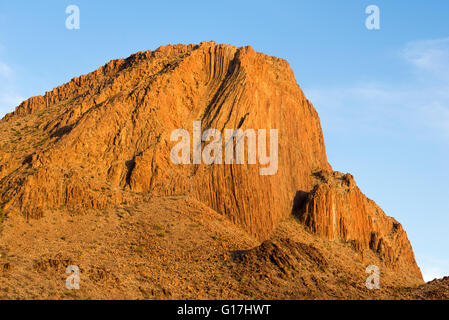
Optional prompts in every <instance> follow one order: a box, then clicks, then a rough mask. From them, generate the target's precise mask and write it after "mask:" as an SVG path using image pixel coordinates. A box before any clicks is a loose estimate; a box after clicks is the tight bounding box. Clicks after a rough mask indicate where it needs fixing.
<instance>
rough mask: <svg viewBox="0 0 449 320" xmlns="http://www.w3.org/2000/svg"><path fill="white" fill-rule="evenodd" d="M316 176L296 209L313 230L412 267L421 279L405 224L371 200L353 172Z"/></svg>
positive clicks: (394, 264) (396, 265)
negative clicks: (312, 184) (403, 225)
mask: <svg viewBox="0 0 449 320" xmlns="http://www.w3.org/2000/svg"><path fill="white" fill-rule="evenodd" d="M314 176H315V177H316V178H317V184H316V185H315V187H314V188H313V190H312V191H311V192H310V193H308V194H305V195H303V197H302V198H299V199H298V203H297V205H296V208H295V209H294V211H295V214H296V215H298V217H299V220H300V221H301V222H302V223H303V224H304V225H305V226H306V227H307V229H308V230H309V231H310V232H312V233H314V234H317V235H319V236H320V237H322V238H325V239H328V240H340V241H343V242H346V243H350V244H351V245H352V246H353V248H354V249H355V250H356V251H359V252H363V250H365V249H370V250H372V251H374V252H376V253H377V254H378V255H379V256H380V258H381V259H382V260H384V262H385V264H386V265H388V266H390V267H392V268H393V269H396V268H404V269H408V270H409V271H410V273H412V274H415V275H416V277H418V278H421V271H420V270H419V268H418V267H417V265H416V261H415V258H414V254H413V249H412V247H411V245H410V242H409V240H408V238H407V234H406V233H405V231H404V229H403V228H402V226H401V224H400V223H399V222H397V221H396V220H395V219H394V218H391V217H388V216H386V215H385V213H384V212H383V211H382V209H381V208H379V206H378V205H377V204H376V203H375V202H374V201H372V200H370V199H368V198H367V197H366V196H365V195H364V194H363V193H362V192H361V191H360V189H359V188H358V187H357V185H356V183H355V181H354V177H353V176H352V175H351V174H342V173H340V172H329V171H320V172H316V173H314Z"/></svg>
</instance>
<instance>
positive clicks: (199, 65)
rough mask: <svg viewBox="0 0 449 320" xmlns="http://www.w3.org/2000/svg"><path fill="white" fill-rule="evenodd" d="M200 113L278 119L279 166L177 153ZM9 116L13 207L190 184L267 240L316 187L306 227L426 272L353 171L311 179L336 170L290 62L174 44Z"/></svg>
mask: <svg viewBox="0 0 449 320" xmlns="http://www.w3.org/2000/svg"><path fill="white" fill-rule="evenodd" d="M195 120H201V121H202V124H203V130H205V129H207V128H216V129H218V130H220V131H223V130H224V129H226V128H228V129H236V128H241V129H242V130H246V129H267V130H269V129H278V130H279V165H278V167H279V169H278V172H277V173H276V174H275V175H272V176H261V175H259V167H260V166H259V165H246V164H245V165H240V164H233V165H205V164H200V165H175V164H173V163H172V162H171V161H170V150H171V148H172V147H173V146H174V144H175V143H174V142H172V141H170V134H171V132H172V131H173V130H174V129H178V128H184V129H187V130H188V131H189V132H190V133H191V132H192V123H193V121H195ZM23 123H27V125H26V128H25V127H24V126H23ZM13 125H14V126H17V127H19V128H21V129H23V130H25V132H26V136H20V134H16V132H15V131H14V132H10V134H9V135H8V137H7V138H5V139H4V140H3V141H2V142H3V146H2V149H1V153H0V179H1V184H0V203H1V204H2V207H3V209H4V210H6V211H7V212H10V213H14V212H20V213H22V214H24V215H27V216H29V217H41V216H42V215H43V214H45V212H46V210H48V209H54V208H60V207H65V208H68V209H72V210H83V208H106V207H112V206H114V205H117V204H120V203H122V202H124V201H126V200H127V198H128V197H129V194H130V192H131V193H138V194H145V195H149V196H158V195H162V196H166V195H184V194H188V195H191V196H193V197H195V198H196V199H198V200H199V201H201V202H203V203H205V204H207V205H208V206H210V207H211V208H213V209H214V210H216V211H217V212H219V213H221V214H223V215H225V216H226V217H228V218H229V219H230V220H231V221H233V222H234V223H235V224H237V225H239V226H241V227H242V228H243V229H244V230H246V231H247V232H248V233H250V234H252V235H255V236H256V237H257V238H258V239H260V240H265V239H267V238H269V237H270V235H272V233H273V231H274V230H275V228H276V227H277V226H278V224H279V222H280V220H281V219H283V218H285V217H287V216H289V215H290V214H291V212H292V208H293V205H294V199H295V195H297V192H298V191H301V192H303V193H304V194H309V193H310V194H309V195H308V196H307V201H306V203H305V207H304V208H305V209H304V212H303V213H302V214H301V215H300V217H301V218H300V219H301V221H303V222H304V224H305V225H306V226H307V227H308V228H309V229H310V231H312V232H314V233H316V234H318V235H320V236H322V237H325V238H327V239H329V240H336V239H339V240H341V241H351V242H353V243H354V247H355V248H356V249H357V250H361V249H364V248H369V249H371V250H373V251H375V252H376V253H378V254H379V255H380V256H381V257H383V259H385V260H386V261H387V262H388V263H389V264H390V265H391V266H392V267H397V266H398V265H399V267H401V268H402V267H404V268H411V269H412V270H413V272H414V273H415V274H416V276H417V277H418V278H420V277H421V275H420V272H419V269H418V267H417V266H416V263H415V261H414V257H413V251H412V249H411V246H410V244H409V242H408V240H407V237H406V235H405V232H404V231H403V230H402V228H401V226H400V224H399V223H397V222H395V221H394V220H392V219H391V218H387V217H386V216H385V214H384V213H383V212H382V211H381V210H380V209H379V208H378V207H377V206H376V205H375V204H374V202H372V201H370V200H368V199H366V198H365V197H364V196H363V194H362V193H361V192H360V190H359V189H358V188H357V187H356V186H355V183H354V182H353V180H352V178H348V176H346V177H344V178H341V177H340V178H333V180H332V181H334V180H335V181H339V182H338V183H334V182H324V181H323V182H321V183H319V184H318V185H317V186H316V187H315V185H316V177H315V176H314V175H313V174H314V173H316V172H318V171H323V172H330V175H335V174H333V173H332V169H331V166H330V165H329V164H328V162H327V158H326V152H325V146H324V141H323V134H322V130H321V125H320V119H319V117H318V114H317V112H316V111H315V109H314V108H313V106H312V104H311V103H310V102H309V101H308V100H307V99H306V98H305V96H304V94H303V92H302V91H301V89H300V88H299V86H298V84H297V83H296V80H295V78H294V75H293V72H292V70H291V69H290V67H289V64H288V63H287V62H286V61H284V60H282V59H279V58H275V57H269V56H266V55H264V54H261V53H257V52H255V51H254V50H253V49H252V48H251V47H241V48H236V47H233V46H230V45H217V44H215V43H214V42H204V43H201V44H200V45H173V46H171V45H170V46H164V47H161V48H159V49H157V50H156V51H146V52H140V53H137V54H134V55H132V56H130V57H129V58H127V59H119V60H114V61H111V62H109V63H107V64H106V65H105V66H103V67H101V68H99V69H98V70H96V71H94V72H92V73H90V74H87V75H83V76H80V77H77V78H74V79H72V80H71V81H70V82H69V83H67V84H64V85H62V86H60V87H58V88H55V89H53V90H52V91H51V92H47V93H45V95H44V96H38V97H33V98H30V99H29V100H27V101H25V102H23V103H22V104H21V105H20V106H18V107H17V109H16V110H15V111H14V113H11V114H8V115H7V116H6V117H5V118H4V119H3V120H2V121H1V122H0V128H12V127H13ZM5 130H6V129H5ZM335 184H340V185H341V186H336V185H335Z"/></svg>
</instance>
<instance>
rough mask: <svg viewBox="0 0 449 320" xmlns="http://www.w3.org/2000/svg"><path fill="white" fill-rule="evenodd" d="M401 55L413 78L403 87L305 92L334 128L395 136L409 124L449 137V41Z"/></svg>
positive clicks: (418, 44)
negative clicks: (396, 132)
mask: <svg viewBox="0 0 449 320" xmlns="http://www.w3.org/2000/svg"><path fill="white" fill-rule="evenodd" d="M399 56H400V57H401V58H402V59H404V61H406V62H407V63H408V65H409V68H410V72H411V74H412V77H411V78H409V79H407V81H404V82H403V83H401V82H395V83H378V82H372V83H369V84H367V83H363V84H353V85H349V86H348V85H347V86H344V87H337V88H335V87H333V88H329V87H328V88H310V89H305V93H306V96H307V97H308V98H309V99H310V100H311V101H312V103H313V104H314V105H315V106H316V107H317V109H318V111H319V113H320V116H321V117H322V119H323V122H326V123H325V124H326V126H327V129H328V130H330V131H333V130H338V131H339V132H340V133H341V132H342V131H345V130H346V131H347V130H354V128H355V129H357V130H358V132H367V133H373V132H377V133H388V134H394V132H395V131H398V130H401V129H403V128H404V127H401V126H405V127H409V128H415V129H419V132H420V133H422V132H424V133H428V134H429V136H432V137H435V136H437V137H438V136H439V137H442V138H444V139H449V38H443V39H436V40H424V41H414V42H410V43H408V44H406V45H405V46H404V48H403V49H402V50H401V51H400V55H399ZM398 126H399V127H398Z"/></svg>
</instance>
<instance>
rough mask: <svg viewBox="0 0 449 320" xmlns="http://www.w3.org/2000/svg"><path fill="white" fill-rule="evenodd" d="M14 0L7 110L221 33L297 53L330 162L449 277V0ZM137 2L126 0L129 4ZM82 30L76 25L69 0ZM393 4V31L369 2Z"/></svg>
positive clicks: (267, 49) (0, 37)
mask: <svg viewBox="0 0 449 320" xmlns="http://www.w3.org/2000/svg"><path fill="white" fill-rule="evenodd" d="M121 3H122V1H74V0H73V1H61V0H59V1H39V2H37V1H36V2H31V1H23V0H17V1H2V2H1V3H0V116H3V115H4V114H5V113H7V112H10V111H12V110H13V109H14V107H15V106H16V105H17V104H18V103H20V101H21V100H23V99H25V98H28V97H30V96H33V95H38V94H43V93H44V92H45V91H48V90H51V89H52V88H53V87H55V86H57V85H60V84H62V83H64V82H67V81H69V80H70V79H71V78H73V77H75V76H78V75H80V74H85V73H88V72H90V71H93V70H94V69H96V68H98V67H99V66H101V65H103V64H104V63H106V62H107V61H109V60H111V59H115V58H125V57H127V56H129V55H130V54H132V53H134V52H137V51H142V50H148V49H156V48H157V47H159V46H160V45H165V44H169V43H199V42H201V41H204V40H214V41H216V42H219V43H229V44H233V45H236V46H242V45H252V46H253V47H254V49H255V50H257V51H261V52H264V53H266V54H269V55H274V56H278V57H281V58H284V59H286V60H288V61H289V62H290V65H291V66H292V68H293V71H294V72H295V75H296V79H297V81H298V83H299V85H300V86H301V88H302V89H303V90H304V92H305V94H306V96H307V97H308V98H309V99H310V100H311V101H312V103H313V104H314V106H315V108H316V109H317V110H318V112H319V114H320V117H321V121H322V126H323V130H324V135H325V141H326V147H327V152H328V158H329V161H330V163H331V164H332V166H333V167H334V169H335V170H339V171H343V172H351V173H353V174H354V176H355V177H356V180H357V182H358V185H359V186H360V187H361V189H362V190H363V191H364V192H365V194H366V195H367V196H368V197H370V198H372V199H374V200H375V201H376V202H377V203H378V204H379V205H380V206H381V207H382V208H383V209H384V211H385V212H386V213H387V214H388V215H390V216H393V217H395V218H396V219H397V220H399V221H400V222H401V223H402V224H403V225H404V227H405V229H406V231H407V233H408V235H409V238H410V240H411V242H412V245H413V247H414V249H415V254H416V258H417V261H418V264H419V266H420V267H421V269H422V271H423V274H424V276H425V279H426V280H431V279H433V278H434V277H441V276H443V275H449V248H448V244H449V232H448V231H447V226H448V225H449V204H448V199H449V188H448V185H449V168H448V159H449V148H448V147H449V19H447V18H448V12H449V1H446V0H429V1H421V2H418V1H413V2H412V1H405V0H395V1H391V0H389V1H383V0H370V1H363V0H346V1H337V0H333V1H332V0H328V1H325V0H322V1H307V2H306V1H261V0H259V1H221V2H214V1H179V2H174V1H157V2H156V1H127V2H126V5H122V4H121ZM123 3H125V2H123ZM71 4H74V5H77V6H79V8H80V29H79V30H68V29H66V27H65V20H66V18H67V16H68V15H67V14H66V13H65V9H66V7H67V6H68V5H71ZM368 5H377V6H378V7H379V8H380V30H368V29H367V28H366V27H365V19H366V17H367V14H365V8H366V7H367V6H368Z"/></svg>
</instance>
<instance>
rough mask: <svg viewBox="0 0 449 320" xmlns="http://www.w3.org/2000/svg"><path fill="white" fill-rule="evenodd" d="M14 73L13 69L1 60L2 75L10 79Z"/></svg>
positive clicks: (0, 72) (0, 73) (0, 71)
mask: <svg viewBox="0 0 449 320" xmlns="http://www.w3.org/2000/svg"><path fill="white" fill-rule="evenodd" d="M12 75H13V72H12V69H11V68H10V67H9V66H8V65H7V64H5V63H2V62H1V61H0V77H2V78H6V79H9V78H11V76H12Z"/></svg>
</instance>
